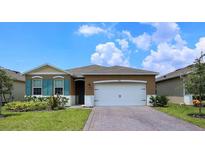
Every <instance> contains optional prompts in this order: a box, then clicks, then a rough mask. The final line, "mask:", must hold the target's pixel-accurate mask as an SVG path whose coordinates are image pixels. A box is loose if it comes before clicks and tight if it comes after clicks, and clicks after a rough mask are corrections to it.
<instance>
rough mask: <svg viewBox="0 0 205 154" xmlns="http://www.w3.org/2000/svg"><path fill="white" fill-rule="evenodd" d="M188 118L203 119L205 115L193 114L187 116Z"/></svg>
mask: <svg viewBox="0 0 205 154" xmlns="http://www.w3.org/2000/svg"><path fill="white" fill-rule="evenodd" d="M188 116H190V117H193V118H200V119H205V114H199V113H193V114H188Z"/></svg>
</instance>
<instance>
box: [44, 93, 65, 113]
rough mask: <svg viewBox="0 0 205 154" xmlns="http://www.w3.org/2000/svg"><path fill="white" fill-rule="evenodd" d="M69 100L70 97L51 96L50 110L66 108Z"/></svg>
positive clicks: (49, 100)
mask: <svg viewBox="0 0 205 154" xmlns="http://www.w3.org/2000/svg"><path fill="white" fill-rule="evenodd" d="M67 102H68V98H66V97H61V96H58V95H57V96H51V97H49V98H48V108H49V109H50V110H56V109H57V110H58V109H64V108H65V104H66V103H67Z"/></svg>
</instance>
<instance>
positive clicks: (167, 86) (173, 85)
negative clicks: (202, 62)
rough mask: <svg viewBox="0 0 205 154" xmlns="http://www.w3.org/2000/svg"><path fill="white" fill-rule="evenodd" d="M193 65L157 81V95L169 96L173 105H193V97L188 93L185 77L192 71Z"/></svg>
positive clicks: (161, 77)
mask: <svg viewBox="0 0 205 154" xmlns="http://www.w3.org/2000/svg"><path fill="white" fill-rule="evenodd" d="M192 68H193V65H189V66H187V67H184V68H180V69H177V70H175V71H173V72H170V73H168V74H165V75H163V76H160V77H158V78H157V79H156V86H157V95H164V96H168V98H169V99H170V101H171V102H173V103H180V104H181V103H185V104H187V105H191V104H192V95H190V94H188V93H186V90H185V86H184V79H185V78H184V77H185V76H186V75H187V74H189V73H190V72H191V71H192Z"/></svg>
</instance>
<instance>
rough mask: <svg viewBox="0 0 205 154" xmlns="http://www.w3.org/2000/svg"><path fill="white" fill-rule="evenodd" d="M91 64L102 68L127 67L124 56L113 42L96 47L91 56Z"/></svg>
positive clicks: (127, 63)
mask: <svg viewBox="0 0 205 154" xmlns="http://www.w3.org/2000/svg"><path fill="white" fill-rule="evenodd" d="M91 62H92V63H94V64H98V65H104V66H114V65H120V66H129V62H128V60H127V59H126V58H125V55H124V54H123V52H122V51H121V50H120V49H119V48H117V47H116V46H115V44H114V43H113V42H107V43H104V44H99V45H97V46H96V50H95V52H94V53H93V54H92V55H91Z"/></svg>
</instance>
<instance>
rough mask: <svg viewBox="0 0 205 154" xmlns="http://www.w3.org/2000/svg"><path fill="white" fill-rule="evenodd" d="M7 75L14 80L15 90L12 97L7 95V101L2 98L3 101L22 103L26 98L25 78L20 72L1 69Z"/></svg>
mask: <svg viewBox="0 0 205 154" xmlns="http://www.w3.org/2000/svg"><path fill="white" fill-rule="evenodd" d="M0 69H1V70H3V71H5V72H6V74H7V75H8V76H9V77H10V78H11V79H12V80H13V89H12V93H11V97H10V96H9V95H6V100H4V98H3V96H2V99H3V100H2V101H3V102H5V101H21V100H24V96H25V77H24V76H23V74H21V73H20V72H18V71H14V70H10V69H7V68H4V67H0Z"/></svg>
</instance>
